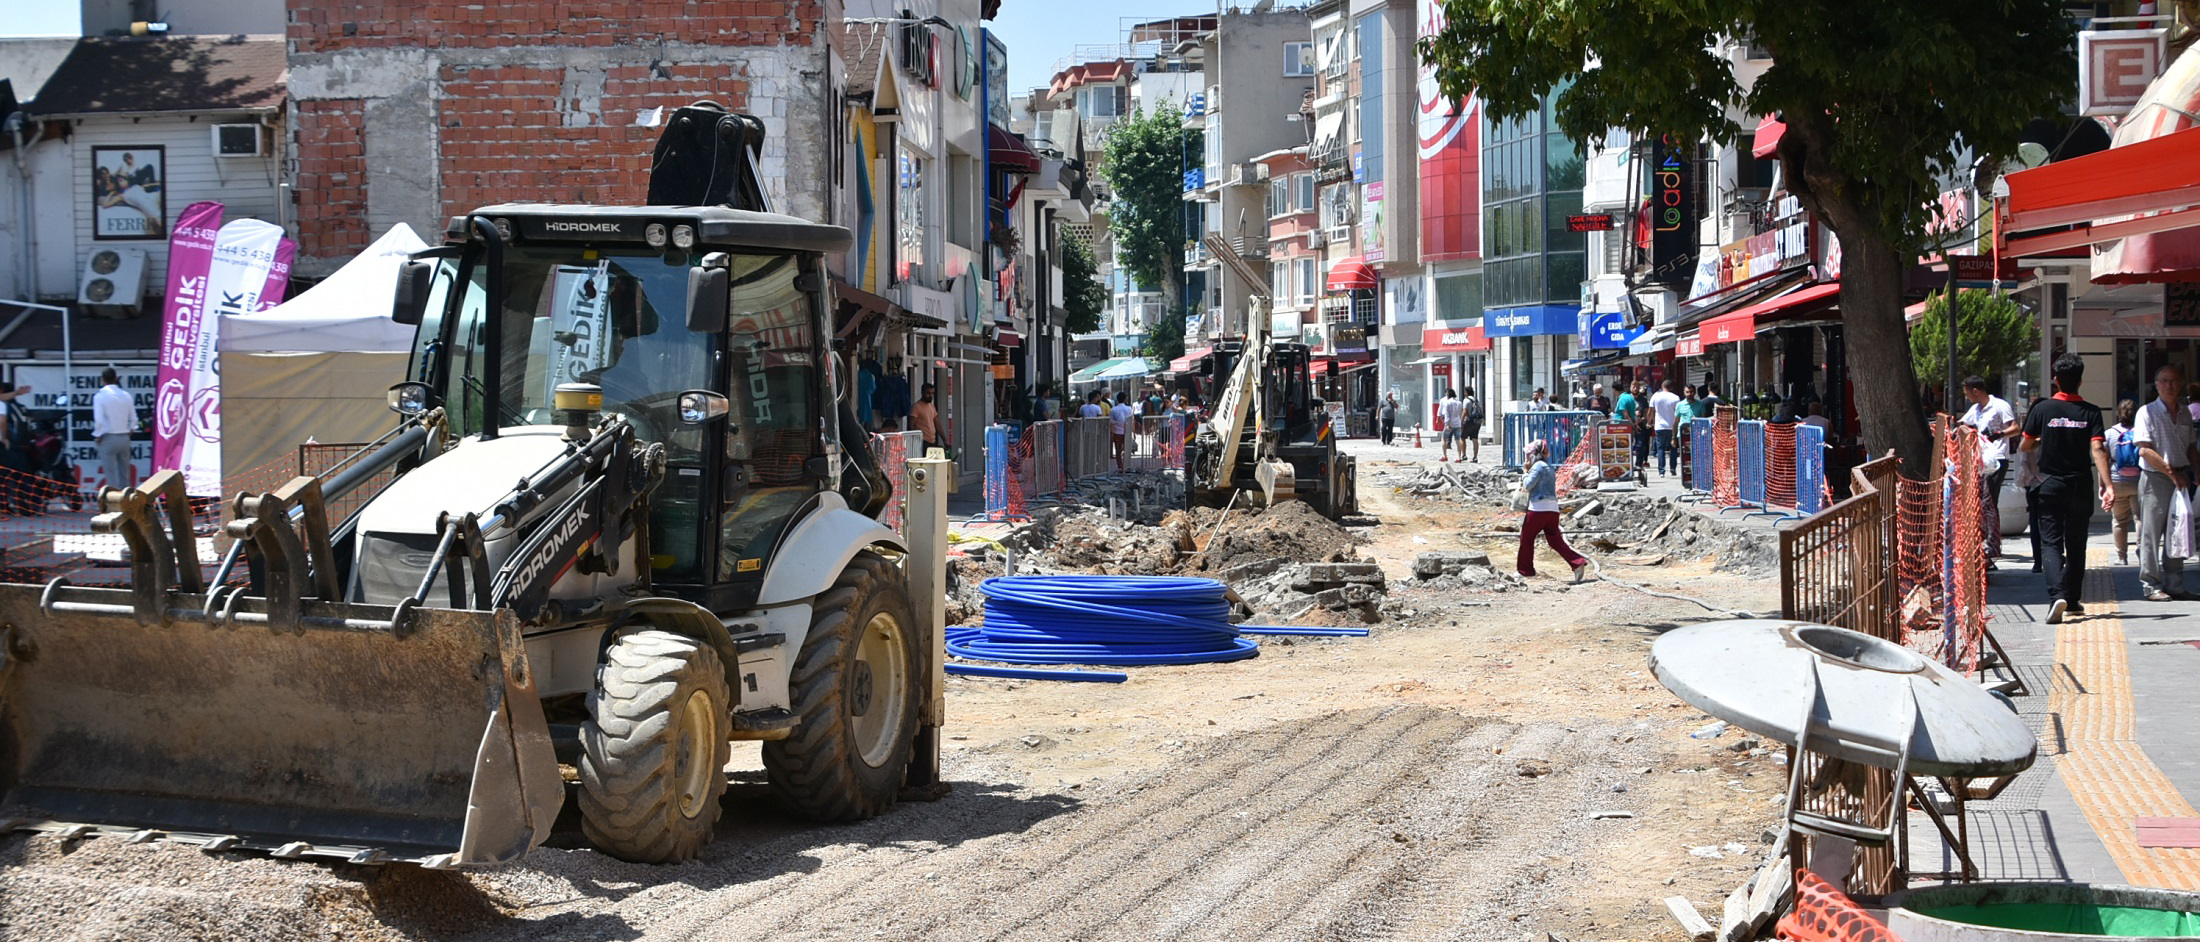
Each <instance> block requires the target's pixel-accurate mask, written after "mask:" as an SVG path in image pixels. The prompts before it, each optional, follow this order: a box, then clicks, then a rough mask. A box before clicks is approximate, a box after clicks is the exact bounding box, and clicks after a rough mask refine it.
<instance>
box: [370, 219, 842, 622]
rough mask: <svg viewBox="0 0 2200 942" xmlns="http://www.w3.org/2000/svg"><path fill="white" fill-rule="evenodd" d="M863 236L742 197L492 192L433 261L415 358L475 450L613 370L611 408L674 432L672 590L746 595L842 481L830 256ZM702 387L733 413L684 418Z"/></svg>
mask: <svg viewBox="0 0 2200 942" xmlns="http://www.w3.org/2000/svg"><path fill="white" fill-rule="evenodd" d="M848 242H849V235H848V232H847V230H845V229H841V228H839V227H835V226H821V225H816V224H813V223H808V222H805V221H802V220H798V219H794V218H792V217H787V216H780V215H776V214H771V213H759V212H749V211H742V210H733V209H727V208H723V207H659V206H650V207H593V206H562V205H547V204H515V205H504V206H492V207H488V208H485V209H483V210H480V211H478V212H476V213H473V214H471V215H469V216H462V217H458V218H456V219H454V220H453V221H452V223H451V228H450V231H449V233H448V240H447V244H446V245H445V246H444V247H442V248H439V249H433V250H430V251H429V252H427V253H422V254H423V256H424V257H422V258H417V259H416V262H415V264H416V266H417V265H418V264H419V262H422V261H425V262H430V263H432V264H433V265H434V266H435V268H434V271H433V272H432V276H431V277H430V279H429V283H430V284H431V286H432V287H430V288H429V289H428V290H426V291H424V292H422V294H423V295H424V297H422V298H421V300H420V307H419V309H420V311H421V313H420V316H419V331H418V334H417V340H416V342H415V345H414V350H413V357H412V361H411V376H412V378H413V379H414V380H416V381H418V382H423V383H426V384H428V385H429V387H430V388H431V390H433V394H434V396H435V398H436V400H437V404H440V405H442V406H444V408H445V410H446V413H447V414H448V416H449V418H450V422H451V425H452V432H453V434H454V436H458V437H460V445H459V446H458V447H461V448H463V447H466V442H467V441H481V440H488V439H494V438H497V437H500V436H508V435H529V434H538V435H539V434H545V433H546V428H545V427H557V428H562V427H564V426H565V424H566V420H565V418H564V417H563V416H562V415H561V414H560V413H559V412H558V411H557V410H556V409H555V408H554V406H553V402H552V396H553V394H554V393H555V391H556V389H557V387H558V386H559V385H560V384H565V383H590V384H594V385H596V386H599V387H601V388H602V390H603V406H602V409H603V412H604V413H606V414H617V415H620V416H623V417H625V418H626V419H627V420H628V421H629V422H631V423H632V424H633V426H634V429H635V431H636V434H637V437H638V438H640V439H641V440H642V441H645V442H656V443H660V444H662V445H664V447H665V449H666V457H667V461H666V472H665V479H664V483H663V484H662V485H660V487H659V489H658V491H657V493H656V494H654V495H653V496H652V498H651V500H650V513H649V519H648V533H649V538H648V546H649V554H650V559H649V563H648V565H649V566H650V569H651V578H652V582H653V583H654V585H655V586H656V590H657V591H658V592H659V593H661V594H665V595H674V596H680V597H685V598H688V599H690V600H691V601H694V602H697V603H699V604H702V605H704V606H705V607H708V608H710V609H712V610H714V611H725V610H730V609H734V608H740V607H744V606H746V605H749V604H752V603H753V602H754V600H755V598H756V595H757V592H758V589H759V588H760V586H761V584H762V581H763V577H764V575H765V573H766V572H767V571H769V569H770V566H769V562H770V557H771V555H772V551H773V548H774V545H775V544H776V543H777V542H778V541H779V540H780V539H781V537H783V536H784V535H785V534H786V532H787V531H788V529H789V528H790V527H791V526H792V524H793V523H794V522H795V521H797V520H799V519H800V518H801V517H802V516H803V515H804V514H805V513H807V512H808V511H809V510H810V509H812V508H813V507H814V506H815V505H816V503H817V498H818V495H819V494H820V493H821V492H823V491H825V490H828V489H830V488H832V487H833V486H834V485H835V484H836V483H837V478H838V475H837V474H836V473H835V472H836V470H837V469H836V467H835V462H834V461H833V460H830V459H831V457H832V456H833V455H834V453H835V451H836V449H835V447H834V446H833V444H832V442H833V439H834V437H835V436H834V435H833V431H834V428H833V425H834V422H835V421H836V419H837V417H836V415H835V414H834V410H833V409H832V408H831V404H832V403H833V402H834V401H835V400H834V398H833V396H832V392H831V388H830V377H829V376H828V369H829V366H828V363H829V361H828V358H827V356H826V347H825V343H826V337H825V334H826V326H827V322H826V321H825V320H823V318H824V317H825V316H826V312H828V311H830V310H831V306H830V304H829V303H828V297H827V294H826V292H827V284H828V281H827V279H826V277H825V271H824V267H823V260H824V254H825V253H827V252H832V251H844V250H845V249H846V248H847V245H848ZM416 273H417V269H416ZM400 293H401V300H400V305H401V310H400V312H399V313H400V317H402V316H403V314H404V311H403V310H402V306H403V305H404V304H405V303H406V302H405V301H404V300H403V299H402V294H403V291H402V290H401V292H400ZM691 391H703V392H707V393H711V394H715V395H716V396H722V397H724V399H723V402H724V404H725V406H726V408H725V409H724V411H723V414H719V415H712V416H709V417H707V418H706V419H704V420H703V421H700V422H697V421H693V420H694V419H695V418H696V416H694V415H692V414H690V415H686V416H683V414H682V410H681V402H680V400H681V395H682V394H683V393H686V392H691Z"/></svg>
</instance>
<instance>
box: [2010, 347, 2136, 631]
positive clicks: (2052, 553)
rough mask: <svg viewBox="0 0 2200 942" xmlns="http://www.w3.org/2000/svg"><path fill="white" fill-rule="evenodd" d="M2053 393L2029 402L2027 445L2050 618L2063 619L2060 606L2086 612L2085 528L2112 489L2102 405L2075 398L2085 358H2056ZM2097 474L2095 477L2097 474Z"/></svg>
mask: <svg viewBox="0 0 2200 942" xmlns="http://www.w3.org/2000/svg"><path fill="white" fill-rule="evenodd" d="M2053 372H2054V376H2055V397H2054V398H2052V399H2047V400H2044V401H2042V402H2040V404H2039V405H2036V406H2033V407H2032V412H2031V414H2029V415H2027V416H2025V417H2024V446H2023V447H2024V450H2025V451H2026V452H2027V453H2032V454H2033V455H2034V458H2035V460H2037V461H2038V462H2039V472H2040V485H2039V508H2040V513H2039V515H2038V516H2037V517H2035V518H2034V519H2035V521H2036V525H2037V526H2038V527H2039V530H2040V556H2041V557H2042V558H2041V564H2042V566H2043V568H2044V570H2045V572H2046V574H2047V594H2048V596H2049V601H2048V605H2047V623H2048V624H2050V625H2054V624H2060V623H2061V622H2062V619H2063V614H2064V613H2065V612H2069V613H2073V614H2081V615H2082V614H2084V613H2085V606H2084V605H2082V604H2080V601H2081V595H2080V587H2081V586H2083V585H2084V584H2085V537H2086V528H2087V526H2088V525H2089V524H2091V522H2092V520H2093V507H2094V505H2095V504H2099V506H2100V507H2101V509H2103V510H2106V509H2108V507H2109V505H2110V504H2111V503H2112V502H2113V501H2114V500H2115V497H2116V491H2115V488H2114V485H2113V484H2112V483H2111V482H2110V480H2109V476H2108V446H2107V445H2106V444H2104V443H2103V442H2102V434H2103V431H2104V425H2103V423H2102V421H2101V408H2100V407H2099V406H2096V405H2094V404H2092V403H2090V402H2087V401H2085V400H2084V399H2081V398H2079V397H2078V384H2079V382H2080V381H2082V380H2083V379H2085V361H2084V360H2081V359H2079V358H2078V356H2077V355H2076V354H2070V353H2065V354H2063V355H2062V356H2059V357H2056V358H2055V365H2054V369H2053ZM2096 471H2097V472H2099V477H2098V478H2096V477H2095V476H2094V472H2096Z"/></svg>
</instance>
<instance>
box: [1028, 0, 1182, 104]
mask: <svg viewBox="0 0 2200 942" xmlns="http://www.w3.org/2000/svg"><path fill="white" fill-rule="evenodd" d="M1213 9H1214V5H1213V4H1212V3H1210V2H1203V0H1183V2H1178V3H1168V2H1166V0H1164V2H1152V0H1144V2H1138V3H1120V2H1116V0H1005V2H1003V3H1002V4H1001V12H1000V15H999V16H996V17H994V18H993V19H991V20H988V21H986V24H985V27H986V28H987V29H990V30H992V31H993V33H994V35H996V36H999V37H1000V39H1001V42H1003V43H1005V44H1007V46H1008V90H1009V93H1010V94H1014V95H1021V94H1023V93H1025V92H1028V91H1030V90H1032V89H1034V88H1038V87H1039V86H1042V85H1045V84H1047V83H1049V82H1051V81H1052V80H1053V79H1054V63H1055V62H1056V60H1059V59H1061V58H1062V57H1064V56H1067V55H1070V54H1071V52H1073V51H1074V50H1075V47H1078V46H1098V45H1114V44H1117V43H1121V42H1122V41H1123V26H1124V24H1125V23H1133V22H1141V21H1145V20H1161V19H1167V18H1169V17H1172V16H1188V15H1192V14H1197V13H1203V12H1204V13H1211V12H1213Z"/></svg>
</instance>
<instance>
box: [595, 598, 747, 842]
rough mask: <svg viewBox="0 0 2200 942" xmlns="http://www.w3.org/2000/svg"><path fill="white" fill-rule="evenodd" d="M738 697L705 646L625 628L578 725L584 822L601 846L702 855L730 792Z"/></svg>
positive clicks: (606, 657)
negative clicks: (732, 715)
mask: <svg viewBox="0 0 2200 942" xmlns="http://www.w3.org/2000/svg"><path fill="white" fill-rule="evenodd" d="M732 702H733V696H732V692H731V690H730V689H729V688H728V687H727V685H726V669H725V665H724V664H723V663H722V662H721V661H720V660H719V658H718V652H717V651H714V650H712V649H711V647H710V646H709V645H707V644H704V643H702V642H700V641H697V640H695V639H693V638H689V637H687V636H685V635H676V634H673V633H671V632H669V631H655V630H642V631H629V632H627V633H625V634H622V635H620V636H619V638H618V639H617V640H615V641H613V642H612V643H611V648H610V650H608V651H606V652H604V660H603V664H602V665H601V666H600V667H598V668H597V669H596V690H595V692H594V693H592V694H590V695H589V698H588V712H589V718H588V720H587V721H586V722H584V723H582V724H581V760H580V779H581V792H580V806H581V829H582V831H583V832H585V833H586V834H587V835H588V840H589V842H590V843H592V844H594V845H596V848H597V849H599V850H601V851H603V852H604V853H607V854H610V855H611V856H613V857H617V858H619V859H621V860H631V861H635V862H637V863H678V862H680V861H683V860H689V859H692V858H694V857H695V856H696V855H698V854H700V853H702V851H703V845H705V844H708V843H710V839H711V831H712V829H713V828H715V827H716V826H717V824H718V815H719V813H720V810H721V809H720V807H719V799H720V798H721V797H723V796H724V795H725V793H726V771H725V770H726V762H727V760H729V759H730V758H732V753H733V746H732V743H731V742H729V741H728V734H729V733H730V726H731V722H730V721H729V720H728V718H727V717H728V709H729V706H730V704H731V703H732Z"/></svg>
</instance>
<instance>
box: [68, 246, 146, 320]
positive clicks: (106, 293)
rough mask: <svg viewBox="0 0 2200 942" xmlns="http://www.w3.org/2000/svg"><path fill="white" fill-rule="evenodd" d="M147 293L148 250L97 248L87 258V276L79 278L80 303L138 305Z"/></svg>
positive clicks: (78, 301) (77, 292)
mask: <svg viewBox="0 0 2200 942" xmlns="http://www.w3.org/2000/svg"><path fill="white" fill-rule="evenodd" d="M144 297H145V250H144V249H124V248H104V247H102V248H97V249H93V250H92V254H91V256H90V257H88V258H86V259H85V260H84V277H83V278H82V279H80V280H79V281H78V282H77V289H76V300H77V303H79V304H94V305H101V306H104V307H118V308H128V309H130V310H131V311H136V310H137V309H138V303H139V301H140V300H142V299H143V298H144Z"/></svg>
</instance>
